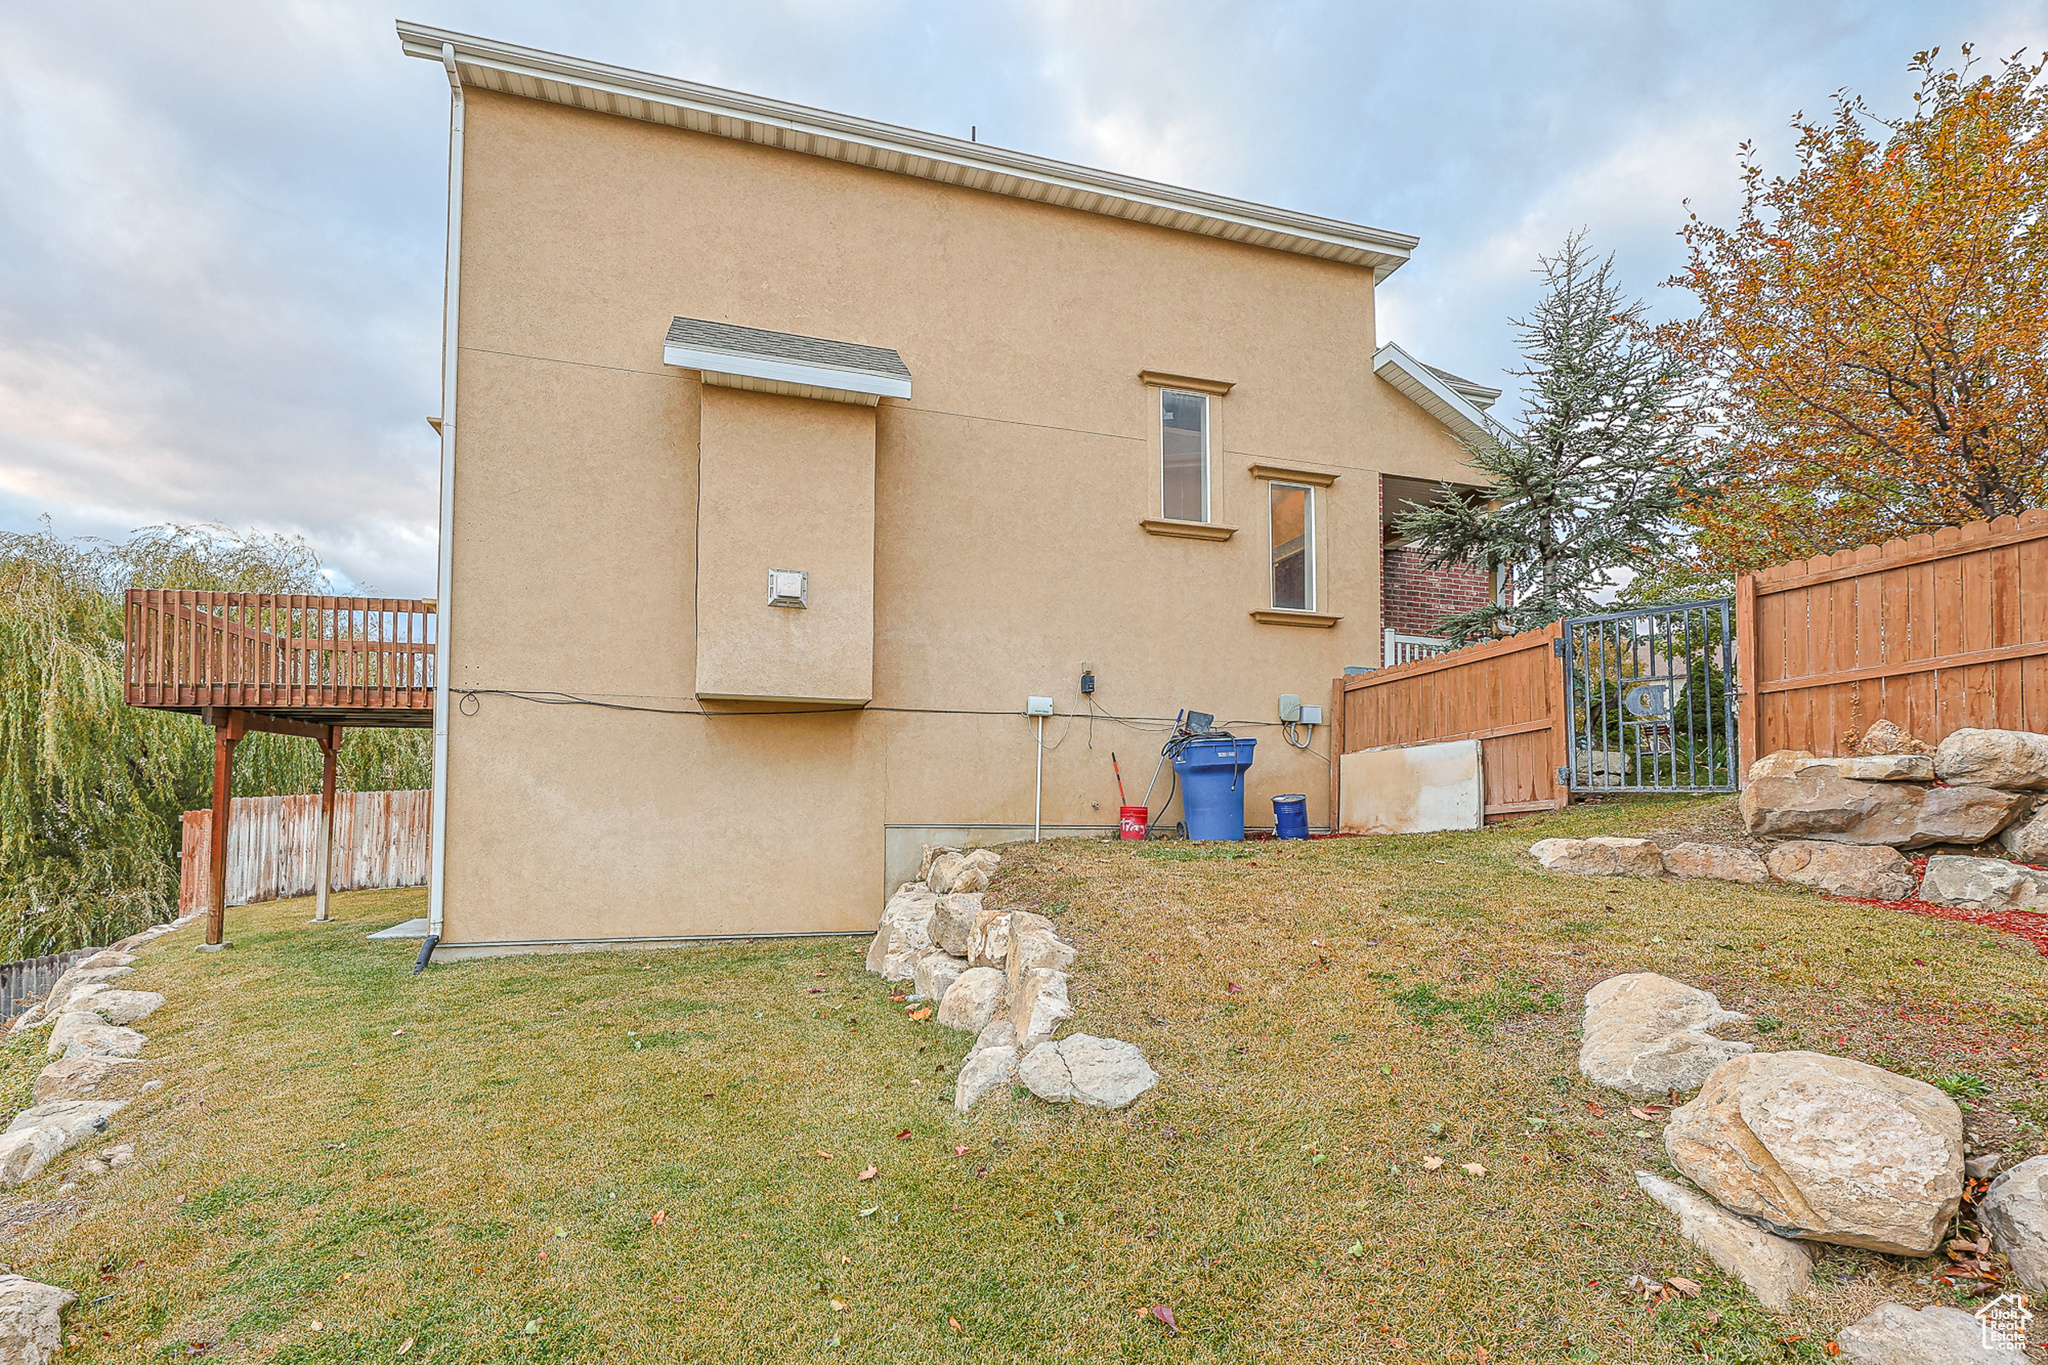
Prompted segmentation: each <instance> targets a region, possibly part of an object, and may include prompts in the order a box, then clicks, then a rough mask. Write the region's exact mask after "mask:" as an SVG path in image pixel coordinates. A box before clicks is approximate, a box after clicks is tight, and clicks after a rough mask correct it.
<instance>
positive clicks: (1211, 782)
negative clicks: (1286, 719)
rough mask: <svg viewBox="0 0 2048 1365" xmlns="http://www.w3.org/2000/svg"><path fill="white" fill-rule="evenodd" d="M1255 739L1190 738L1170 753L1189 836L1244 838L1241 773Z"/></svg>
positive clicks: (1247, 766) (1242, 782) (1256, 742)
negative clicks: (1177, 751)
mask: <svg viewBox="0 0 2048 1365" xmlns="http://www.w3.org/2000/svg"><path fill="white" fill-rule="evenodd" d="M1257 744H1258V741H1257V740H1255V739H1191V740H1189V741H1188V742H1187V744H1186V745H1185V746H1184V747H1183V748H1182V749H1181V751H1180V752H1179V753H1177V754H1175V755H1174V757H1173V770H1174V772H1176V773H1178V774H1179V775H1180V804H1181V810H1182V812H1183V813H1184V814H1185V816H1186V818H1187V824H1188V838H1190V839H1242V838H1244V787H1245V783H1244V775H1245V772H1246V771H1247V770H1248V769H1249V768H1250V767H1251V766H1252V750H1253V748H1255V747H1256V746H1257Z"/></svg>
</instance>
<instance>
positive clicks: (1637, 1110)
mask: <svg viewBox="0 0 2048 1365" xmlns="http://www.w3.org/2000/svg"><path fill="white" fill-rule="evenodd" d="M1663 1110H1664V1106H1663V1105H1661V1104H1632V1105H1630V1106H1629V1107H1628V1112H1629V1113H1631V1114H1633V1115H1635V1116H1636V1117H1637V1118H1639V1119H1647V1120H1650V1121H1652V1122H1654V1121H1655V1120H1656V1118H1657V1115H1658V1114H1660V1113H1662V1112H1663Z"/></svg>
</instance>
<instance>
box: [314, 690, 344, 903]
mask: <svg viewBox="0 0 2048 1365" xmlns="http://www.w3.org/2000/svg"><path fill="white" fill-rule="evenodd" d="M326 729H327V734H326V737H325V738H323V739H322V740H321V741H320V848H319V850H318V857H317V858H316V859H315V860H314V861H315V865H316V866H317V868H318V869H319V870H318V871H317V872H315V873H314V875H313V882H314V889H313V923H315V924H325V923H327V888H328V884H329V883H330V882H332V881H333V880H334V770H335V766H336V761H337V760H338V759H339V758H340V756H341V727H340V726H339V725H330V726H328V727H326Z"/></svg>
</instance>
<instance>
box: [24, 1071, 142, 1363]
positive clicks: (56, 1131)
mask: <svg viewBox="0 0 2048 1365" xmlns="http://www.w3.org/2000/svg"><path fill="white" fill-rule="evenodd" d="M126 1107H127V1102H126V1101H124V1100H52V1101H51V1102H49V1103H48V1104H39V1105H37V1106H36V1107H35V1108H33V1109H24V1110H22V1112H21V1113H20V1114H18V1115H17V1116H16V1117H15V1119H14V1122H12V1123H10V1124H8V1125H7V1131H6V1132H4V1133H0V1185H20V1184H23V1183H24V1182H26V1181H30V1180H33V1179H35V1178H36V1177H37V1176H39V1175H41V1174H42V1173H43V1168H44V1167H46V1166H48V1165H49V1164H50V1162H51V1161H53V1160H55V1159H56V1157H57V1156H58V1155H59V1154H60V1153H62V1152H65V1151H67V1150H69V1149H70V1148H72V1147H76V1146H77V1145H78V1144H79V1143H81V1142H85V1141H87V1140H88V1139H91V1138H94V1137H97V1136H99V1135H100V1134H101V1133H104V1132H106V1131H107V1124H108V1122H109V1121H110V1120H112V1118H113V1116H114V1115H115V1114H117V1113H119V1112H120V1111H121V1110H122V1109H125V1108H126ZM4 1359H5V1357H4V1356H0V1360H4Z"/></svg>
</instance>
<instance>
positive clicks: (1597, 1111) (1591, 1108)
mask: <svg viewBox="0 0 2048 1365" xmlns="http://www.w3.org/2000/svg"><path fill="white" fill-rule="evenodd" d="M1583 1103H1584V1104H1585V1106H1586V1112H1587V1113H1589V1114H1591V1115H1592V1116H1593V1117H1594V1118H1596V1119H1599V1118H1605V1117H1607V1111H1606V1110H1605V1109H1602V1108H1601V1107H1600V1106H1599V1105H1597V1104H1595V1103H1593V1101H1591V1100H1585V1101H1583Z"/></svg>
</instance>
